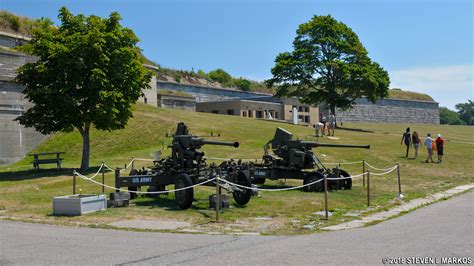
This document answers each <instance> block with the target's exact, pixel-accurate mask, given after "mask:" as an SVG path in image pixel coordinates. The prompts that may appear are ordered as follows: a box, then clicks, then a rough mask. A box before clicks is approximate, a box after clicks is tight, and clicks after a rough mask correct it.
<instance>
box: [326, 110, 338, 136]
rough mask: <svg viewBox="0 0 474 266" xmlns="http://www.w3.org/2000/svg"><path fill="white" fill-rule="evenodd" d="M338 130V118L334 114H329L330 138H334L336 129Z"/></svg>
mask: <svg viewBox="0 0 474 266" xmlns="http://www.w3.org/2000/svg"><path fill="white" fill-rule="evenodd" d="M335 128H336V117H335V116H334V115H333V113H330V114H329V119H328V136H334V129H335Z"/></svg>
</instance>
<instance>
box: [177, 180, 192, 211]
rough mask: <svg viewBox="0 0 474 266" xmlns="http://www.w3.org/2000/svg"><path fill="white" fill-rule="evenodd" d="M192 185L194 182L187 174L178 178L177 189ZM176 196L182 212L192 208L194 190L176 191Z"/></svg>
mask: <svg viewBox="0 0 474 266" xmlns="http://www.w3.org/2000/svg"><path fill="white" fill-rule="evenodd" d="M192 185H193V181H192V180H191V178H190V177H189V176H188V175H187V174H185V173H181V174H179V175H178V177H177V178H176V183H175V189H181V188H185V187H189V186H192ZM174 196H175V198H176V202H177V203H178V205H179V207H180V208H181V209H182V210H186V209H189V207H191V205H192V204H193V198H194V189H193V188H188V189H184V190H179V191H175V192H174Z"/></svg>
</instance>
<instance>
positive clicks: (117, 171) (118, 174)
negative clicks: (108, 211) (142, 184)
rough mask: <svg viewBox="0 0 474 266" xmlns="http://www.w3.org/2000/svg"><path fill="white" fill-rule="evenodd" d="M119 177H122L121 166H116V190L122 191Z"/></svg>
mask: <svg viewBox="0 0 474 266" xmlns="http://www.w3.org/2000/svg"><path fill="white" fill-rule="evenodd" d="M119 178H120V168H118V167H117V168H115V188H116V189H115V192H120V190H119V188H120V185H119V184H118V183H119Z"/></svg>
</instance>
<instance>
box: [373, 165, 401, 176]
mask: <svg viewBox="0 0 474 266" xmlns="http://www.w3.org/2000/svg"><path fill="white" fill-rule="evenodd" d="M397 167H398V165H395V166H394V167H392V168H389V170H388V171H386V172H383V173H372V172H370V175H378V176H380V175H386V174H389V173H391V172H393V171H394V170H395V169H397Z"/></svg>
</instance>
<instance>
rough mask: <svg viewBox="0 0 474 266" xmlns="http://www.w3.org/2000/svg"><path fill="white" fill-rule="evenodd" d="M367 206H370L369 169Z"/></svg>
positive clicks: (368, 172) (368, 175)
mask: <svg viewBox="0 0 474 266" xmlns="http://www.w3.org/2000/svg"><path fill="white" fill-rule="evenodd" d="M367 206H370V171H367Z"/></svg>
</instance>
